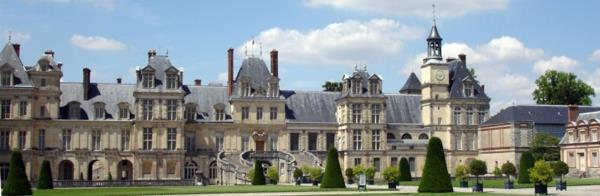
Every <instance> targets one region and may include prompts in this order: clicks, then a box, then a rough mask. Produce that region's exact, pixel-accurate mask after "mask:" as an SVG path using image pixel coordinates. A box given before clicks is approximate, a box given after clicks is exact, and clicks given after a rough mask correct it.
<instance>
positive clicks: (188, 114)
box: [185, 106, 196, 121]
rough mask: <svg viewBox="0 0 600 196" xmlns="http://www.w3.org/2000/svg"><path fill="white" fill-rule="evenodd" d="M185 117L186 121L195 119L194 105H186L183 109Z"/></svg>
mask: <svg viewBox="0 0 600 196" xmlns="http://www.w3.org/2000/svg"><path fill="white" fill-rule="evenodd" d="M185 119H186V120H188V121H193V120H196V108H195V107H194V106H188V107H186V109H185Z"/></svg>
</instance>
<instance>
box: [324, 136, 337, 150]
mask: <svg viewBox="0 0 600 196" xmlns="http://www.w3.org/2000/svg"><path fill="white" fill-rule="evenodd" d="M325 137H326V138H325V140H326V141H325V143H326V144H325V145H326V146H325V147H326V148H327V149H326V150H329V149H331V148H333V147H334V145H335V133H326V134H325Z"/></svg>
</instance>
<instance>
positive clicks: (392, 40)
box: [238, 19, 422, 65]
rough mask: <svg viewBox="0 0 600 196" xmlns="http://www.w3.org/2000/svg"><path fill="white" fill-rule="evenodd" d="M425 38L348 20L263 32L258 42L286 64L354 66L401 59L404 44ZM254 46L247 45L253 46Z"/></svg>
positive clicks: (386, 24) (388, 23) (384, 22)
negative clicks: (310, 26) (316, 27)
mask: <svg viewBox="0 0 600 196" xmlns="http://www.w3.org/2000/svg"><path fill="white" fill-rule="evenodd" d="M421 34H422V30H420V29H417V28H413V27H409V26H406V25H403V24H400V23H399V22H397V21H394V20H390V19H373V20H369V21H364V22H362V21H356V20H347V21H344V22H340V23H333V24H329V25H327V26H325V27H323V28H320V29H311V30H306V31H301V30H297V29H281V28H271V29H268V30H265V31H263V32H261V33H260V34H259V35H258V36H257V37H256V38H255V40H256V42H260V43H262V47H263V48H264V49H266V51H268V50H270V49H273V48H276V49H277V50H279V53H280V57H279V60H280V61H282V62H285V63H289V64H304V65H306V64H321V65H323V64H326V65H327V64H329V65H331V64H336V65H341V64H344V65H354V64H364V63H366V62H372V61H374V60H375V59H380V58H384V57H397V56H398V55H399V54H400V52H401V51H402V49H403V46H404V41H406V40H414V39H417V38H419V36H420V35H421ZM250 42H251V41H248V42H246V43H245V44H244V45H251V44H250ZM382 43H385V44H382ZM244 45H242V46H240V47H238V51H244ZM249 50H252V48H250V49H249ZM249 53H251V52H249ZM238 54H243V52H238ZM254 54H258V52H255V53H254Z"/></svg>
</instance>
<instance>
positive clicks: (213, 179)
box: [208, 161, 217, 184]
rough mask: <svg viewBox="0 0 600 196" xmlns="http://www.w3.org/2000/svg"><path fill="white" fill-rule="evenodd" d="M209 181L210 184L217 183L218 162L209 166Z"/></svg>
mask: <svg viewBox="0 0 600 196" xmlns="http://www.w3.org/2000/svg"><path fill="white" fill-rule="evenodd" d="M208 179H209V180H210V184H216V183H217V162H216V161H213V162H211V163H210V165H208Z"/></svg>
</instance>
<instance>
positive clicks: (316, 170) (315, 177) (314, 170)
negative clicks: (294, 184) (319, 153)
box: [308, 166, 323, 181]
mask: <svg viewBox="0 0 600 196" xmlns="http://www.w3.org/2000/svg"><path fill="white" fill-rule="evenodd" d="M309 170H310V171H309V172H308V175H309V176H310V179H311V180H312V181H319V180H320V179H321V176H322V175H323V172H322V171H321V168H320V167H319V166H314V167H311V168H310V169H309Z"/></svg>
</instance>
